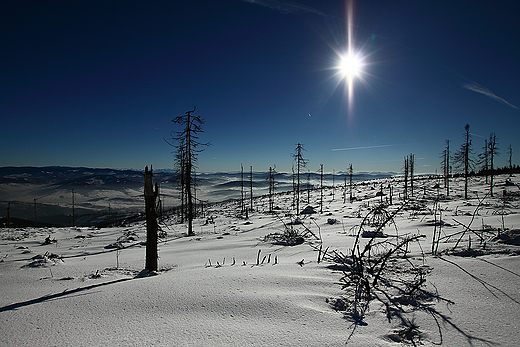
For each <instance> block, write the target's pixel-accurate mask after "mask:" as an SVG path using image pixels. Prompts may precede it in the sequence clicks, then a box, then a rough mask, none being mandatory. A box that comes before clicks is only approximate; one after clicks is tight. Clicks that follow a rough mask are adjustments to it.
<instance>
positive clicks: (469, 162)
mask: <svg viewBox="0 0 520 347" xmlns="http://www.w3.org/2000/svg"><path fill="white" fill-rule="evenodd" d="M464 130H465V131H464V143H463V144H462V145H461V146H460V148H459V150H458V151H457V152H456V153H455V155H454V157H453V159H454V161H455V163H456V165H457V168H458V169H459V170H461V169H462V170H463V172H464V199H467V198H468V177H469V173H470V170H471V169H472V168H473V166H474V161H473V159H472V158H471V155H472V148H471V146H472V144H471V134H470V132H469V124H466V126H465V127H464Z"/></svg>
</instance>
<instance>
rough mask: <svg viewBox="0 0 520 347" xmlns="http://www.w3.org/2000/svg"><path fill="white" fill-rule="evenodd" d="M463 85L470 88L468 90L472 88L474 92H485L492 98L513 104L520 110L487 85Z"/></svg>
mask: <svg viewBox="0 0 520 347" xmlns="http://www.w3.org/2000/svg"><path fill="white" fill-rule="evenodd" d="M463 87H464V88H466V89H468V90H471V91H473V92H476V93H480V94H483V95H485V96H487V97H490V98H491V99H494V100H496V101H499V102H501V103H503V104H506V105H508V106H511V107H512V108H516V109H517V110H518V107H516V106H515V105H513V104H511V103H509V102H507V101H506V100H505V99H504V98H501V97H500V96H498V95H496V94H495V93H493V92H492V91H491V90H489V89H487V88H485V87H482V86H481V85H480V84H478V83H466V84H464V85H463Z"/></svg>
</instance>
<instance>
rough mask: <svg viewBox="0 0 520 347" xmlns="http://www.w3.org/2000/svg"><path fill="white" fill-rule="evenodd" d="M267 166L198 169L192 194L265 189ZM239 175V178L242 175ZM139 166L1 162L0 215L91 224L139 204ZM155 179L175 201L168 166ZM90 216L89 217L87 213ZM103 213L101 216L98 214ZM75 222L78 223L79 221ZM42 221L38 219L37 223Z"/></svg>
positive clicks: (363, 176) (288, 183) (316, 179)
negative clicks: (214, 170)
mask: <svg viewBox="0 0 520 347" xmlns="http://www.w3.org/2000/svg"><path fill="white" fill-rule="evenodd" d="M268 175H269V173H268V172H253V179H252V182H251V180H250V173H249V172H244V173H243V176H242V173H241V172H217V173H200V174H198V175H197V177H196V181H197V193H196V194H197V199H199V200H202V201H206V202H220V201H225V200H230V199H237V198H240V197H241V196H242V187H244V194H245V196H246V197H249V196H250V194H251V193H250V192H251V183H252V187H253V196H261V195H265V194H267V192H268V187H269V183H268V180H267V178H268ZM395 175H396V174H395V173H393V172H385V173H382V172H375V173H369V172H363V173H359V172H357V173H354V175H353V181H355V182H358V181H364V180H370V179H376V178H384V177H391V176H395ZM242 177H243V181H242ZM345 179H347V181H348V174H347V173H344V172H339V173H337V174H334V176H333V175H332V174H330V173H329V174H324V177H323V184H324V185H325V186H332V184H333V183H334V185H336V186H339V185H343V184H344V182H345ZM143 181H144V172H142V171H137V170H118V169H96V168H85V167H63V166H48V167H1V168H0V211H5V212H3V213H2V212H0V217H2V216H6V215H7V209H9V213H10V215H11V217H13V218H19V219H25V220H29V221H32V222H36V223H38V222H40V223H47V224H59V225H65V224H67V223H69V221H70V223H72V207H73V200H74V215H75V218H76V221H75V222H76V223H78V222H79V221H81V220H82V219H83V220H84V221H83V222H82V223H83V224H85V225H87V224H92V221H93V220H99V219H100V216H105V217H103V218H105V219H106V218H115V217H114V216H116V215H119V216H122V215H125V214H129V213H136V212H140V211H142V210H143V208H144V199H143V183H144V182H143ZM154 181H155V182H158V183H159V185H160V191H161V199H162V201H163V206H164V207H165V208H171V207H174V206H177V205H178V204H179V192H178V189H177V175H176V173H175V172H174V171H173V170H154ZM275 182H276V192H284V191H289V190H292V185H293V183H292V182H293V177H292V173H276V174H275ZM300 182H301V185H302V189H306V188H315V187H319V186H320V184H321V177H320V174H319V173H316V172H311V173H307V172H306V173H302V174H301V176H300ZM86 216H89V217H86ZM101 219H102V218H101ZM78 224H79V223H78ZM42 226H43V224H42Z"/></svg>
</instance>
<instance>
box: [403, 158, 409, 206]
mask: <svg viewBox="0 0 520 347" xmlns="http://www.w3.org/2000/svg"><path fill="white" fill-rule="evenodd" d="M409 168H410V161H409V158H408V157H405V158H404V198H405V199H408V172H409Z"/></svg>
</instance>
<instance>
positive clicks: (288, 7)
mask: <svg viewBox="0 0 520 347" xmlns="http://www.w3.org/2000/svg"><path fill="white" fill-rule="evenodd" d="M243 1H245V2H249V3H251V4H256V5H260V6H264V7H268V8H270V9H273V10H276V11H278V12H281V13H284V14H288V13H296V12H300V11H303V12H310V13H315V14H318V15H320V16H325V17H331V16H330V15H328V14H325V13H323V12H320V11H319V10H317V9H315V8H313V7H310V6H305V5H299V4H292V3H288V2H282V1H277V0H243Z"/></svg>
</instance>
